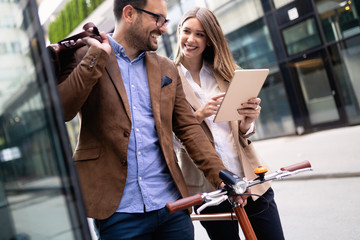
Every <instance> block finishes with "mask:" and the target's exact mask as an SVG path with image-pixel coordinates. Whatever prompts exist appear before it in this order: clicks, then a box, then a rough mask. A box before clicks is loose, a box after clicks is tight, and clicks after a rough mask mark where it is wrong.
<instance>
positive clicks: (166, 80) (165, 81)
mask: <svg viewBox="0 0 360 240" xmlns="http://www.w3.org/2000/svg"><path fill="white" fill-rule="evenodd" d="M170 83H172V79H171V78H169V77H168V76H163V77H162V78H161V88H163V87H165V86H167V85H169V84H170Z"/></svg>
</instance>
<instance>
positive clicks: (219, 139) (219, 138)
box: [181, 62, 252, 177]
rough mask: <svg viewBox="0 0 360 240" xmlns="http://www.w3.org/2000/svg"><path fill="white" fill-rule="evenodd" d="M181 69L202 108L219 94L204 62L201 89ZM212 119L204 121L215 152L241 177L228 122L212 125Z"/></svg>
mask: <svg viewBox="0 0 360 240" xmlns="http://www.w3.org/2000/svg"><path fill="white" fill-rule="evenodd" d="M181 69H182V71H183V73H184V75H185V77H186V79H187V80H188V82H189V84H190V85H191V87H192V89H193V90H194V93H195V95H196V97H197V98H198V100H199V101H200V103H201V105H202V106H204V105H205V104H206V103H207V102H208V101H209V100H210V98H211V97H213V96H215V95H216V94H218V93H221V91H220V88H219V86H218V84H217V82H216V79H215V76H214V73H213V72H212V70H211V68H210V67H209V66H208V65H207V64H206V63H205V62H203V66H202V68H201V70H200V84H201V87H200V86H199V85H198V84H197V83H196V82H195V81H194V80H193V78H192V76H191V74H190V72H189V71H188V70H187V69H186V68H185V67H184V66H183V65H182V64H181ZM214 117H215V115H212V116H210V117H208V118H206V119H205V120H204V121H206V122H207V124H208V126H209V127H210V130H211V132H212V135H213V137H214V142H215V150H216V152H217V154H218V155H219V157H220V158H221V159H222V161H223V163H224V165H225V167H226V168H227V169H228V170H229V171H231V172H233V173H235V174H236V175H238V176H240V177H243V176H244V173H243V169H242V166H241V163H240V159H239V156H238V154H237V151H236V145H235V141H234V136H233V134H232V131H231V126H230V122H219V123H214V122H213V120H214ZM250 130H251V131H252V129H251V128H250V129H249V131H250Z"/></svg>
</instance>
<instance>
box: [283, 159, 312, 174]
mask: <svg viewBox="0 0 360 240" xmlns="http://www.w3.org/2000/svg"><path fill="white" fill-rule="evenodd" d="M310 167H311V164H310V162H309V161H303V162H299V163H295V164H293V165H290V166H287V167H283V168H280V169H281V170H282V171H289V172H292V171H295V170H298V169H302V168H310Z"/></svg>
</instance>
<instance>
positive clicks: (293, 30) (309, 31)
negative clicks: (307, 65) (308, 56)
mask: <svg viewBox="0 0 360 240" xmlns="http://www.w3.org/2000/svg"><path fill="white" fill-rule="evenodd" d="M282 35H283V38H284V41H285V45H286V50H287V54H288V55H289V56H291V55H294V54H297V53H300V52H303V51H306V50H309V49H311V48H313V47H317V46H319V45H320V44H321V41H320V37H319V33H318V30H317V28H316V24H315V20H314V19H313V18H309V19H307V20H305V21H303V22H300V23H298V24H296V25H294V26H291V27H289V28H286V29H285V30H283V31H282Z"/></svg>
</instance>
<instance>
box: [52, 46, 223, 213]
mask: <svg viewBox="0 0 360 240" xmlns="http://www.w3.org/2000/svg"><path fill="white" fill-rule="evenodd" d="M145 63H146V68H147V75H148V83H149V88H150V96H151V104H152V108H153V114H154V120H155V127H156V130H157V133H158V136H159V141H160V146H161V149H162V151H163V153H164V157H165V161H166V164H167V166H168V168H169V170H170V173H171V175H172V177H173V179H174V182H175V184H176V186H177V188H178V190H179V192H180V194H181V195H182V196H183V197H186V196H188V194H189V193H188V190H187V187H186V184H185V180H184V177H183V175H182V173H181V170H180V168H179V165H178V161H177V158H176V156H175V154H174V149H173V135H172V132H174V133H175V134H176V135H177V137H178V138H179V139H181V141H182V142H183V143H184V145H185V146H186V148H187V151H188V153H189V154H190V156H191V158H192V159H194V162H195V163H196V165H197V166H198V167H199V168H200V169H201V170H202V171H203V172H204V175H205V176H206V177H207V179H208V180H209V181H210V182H211V183H212V184H213V185H214V186H218V185H219V184H220V182H221V180H220V179H219V177H218V176H219V171H220V170H221V169H225V167H224V165H223V164H222V162H221V160H220V159H219V157H218V156H217V154H216V152H215V151H214V149H213V148H212V146H211V143H210V142H209V140H208V138H207V137H206V135H205V134H204V132H203V131H202V129H201V127H200V125H199V123H198V122H197V120H196V119H195V118H194V116H193V113H192V110H191V107H190V105H189V103H188V102H187V101H186V99H185V95H184V92H183V88H182V84H181V80H180V77H179V74H178V71H177V69H176V66H175V65H174V63H173V62H172V61H170V60H169V59H167V58H165V57H161V56H159V55H157V54H156V53H154V52H147V53H146V56H145ZM164 76H167V77H168V78H170V79H171V80H170V82H169V81H168V82H167V84H168V85H166V86H162V78H163V77H164ZM58 90H59V94H60V98H61V101H62V104H63V109H64V115H65V120H66V121H69V120H71V119H72V118H73V117H74V116H76V114H77V113H79V119H80V135H79V139H78V143H77V146H76V150H75V153H74V161H75V164H76V167H77V171H78V175H79V179H80V183H81V187H82V192H83V196H84V200H85V205H86V209H87V214H88V216H89V217H91V218H96V219H105V218H108V217H110V216H111V215H112V214H113V213H114V212H115V211H116V209H117V207H118V205H119V203H120V200H121V196H122V194H123V191H124V187H125V181H126V174H127V149H128V143H129V136H130V131H131V116H130V108H129V102H128V98H127V96H126V91H125V87H124V84H123V81H122V78H121V74H120V69H119V67H118V64H117V61H116V57H115V54H114V52H113V51H112V52H111V55H110V57H109V56H108V55H107V54H106V53H105V52H104V51H103V50H100V49H98V48H96V47H90V48H88V47H83V48H81V49H79V50H78V51H77V52H76V53H75V56H74V60H73V61H72V62H71V63H69V64H67V67H66V70H65V71H64V74H63V75H62V76H61V77H60V78H59V84H58Z"/></svg>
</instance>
